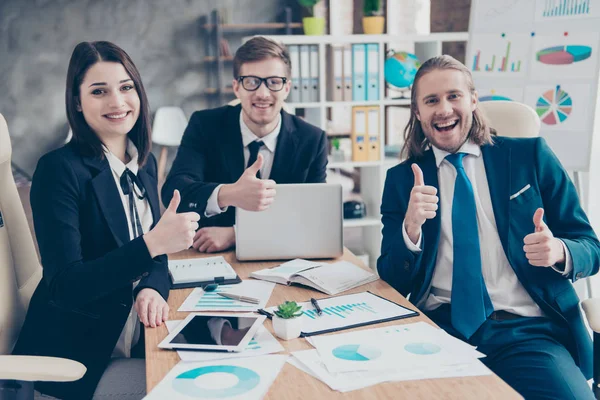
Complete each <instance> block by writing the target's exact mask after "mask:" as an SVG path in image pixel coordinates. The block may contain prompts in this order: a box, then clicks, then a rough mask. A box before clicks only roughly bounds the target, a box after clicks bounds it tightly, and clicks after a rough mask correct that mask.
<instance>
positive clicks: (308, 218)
mask: <svg viewBox="0 0 600 400" xmlns="http://www.w3.org/2000/svg"><path fill="white" fill-rule="evenodd" d="M275 190H276V192H277V194H276V195H275V201H274V202H273V203H272V204H271V206H270V207H269V208H268V209H266V210H265V211H246V210H242V209H240V208H237V209H236V213H235V224H236V227H235V240H236V250H235V254H236V257H237V259H238V260H241V261H250V260H285V259H293V258H335V257H339V256H341V255H342V253H343V247H344V244H343V241H344V238H343V225H342V223H343V218H342V186H341V185H339V184H327V183H302V184H286V185H276V187H275Z"/></svg>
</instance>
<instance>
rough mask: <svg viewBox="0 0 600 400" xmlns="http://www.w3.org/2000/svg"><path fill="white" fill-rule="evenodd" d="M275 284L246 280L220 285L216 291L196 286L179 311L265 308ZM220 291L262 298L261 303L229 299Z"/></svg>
mask: <svg viewBox="0 0 600 400" xmlns="http://www.w3.org/2000/svg"><path fill="white" fill-rule="evenodd" d="M274 287H275V284H274V283H272V282H264V281H256V280H244V281H242V283H238V284H234V285H219V287H218V288H217V290H215V291H214V292H204V290H202V288H200V287H197V288H195V289H194V290H193V291H192V293H190V295H189V296H188V297H187V298H186V299H185V301H184V302H183V304H181V307H179V309H178V310H177V311H190V312H197V311H256V310H258V309H259V308H264V307H265V306H266V305H267V302H268V301H269V297H271V293H272V292H273V288H274ZM218 292H226V293H233V294H238V295H242V296H248V297H254V298H257V299H259V300H260V303H259V304H252V303H246V302H243V301H238V300H233V299H228V298H226V297H223V296H220V295H219V294H218Z"/></svg>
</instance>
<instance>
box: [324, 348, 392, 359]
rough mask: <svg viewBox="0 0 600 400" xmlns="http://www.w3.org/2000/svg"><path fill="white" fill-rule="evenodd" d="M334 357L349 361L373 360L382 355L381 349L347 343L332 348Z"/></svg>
mask: <svg viewBox="0 0 600 400" xmlns="http://www.w3.org/2000/svg"><path fill="white" fill-rule="evenodd" d="M332 353H333V355H334V357H336V358H339V359H341V360H348V361H371V360H375V359H377V358H379V357H380V356H381V351H380V350H379V349H376V348H374V347H369V346H362V345H358V344H346V345H343V346H338V347H336V348H335V349H333V350H332Z"/></svg>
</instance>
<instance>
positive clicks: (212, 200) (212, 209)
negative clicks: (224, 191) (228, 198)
mask: <svg viewBox="0 0 600 400" xmlns="http://www.w3.org/2000/svg"><path fill="white" fill-rule="evenodd" d="M221 186H223V185H219V186H217V187H216V188H215V190H213V192H212V194H211V195H210V197H209V198H208V202H207V203H206V210H204V216H205V217H206V218H210V217H214V216H215V215H219V214H221V213H224V212H225V211H227V207H225V208H221V207H219V190H221Z"/></svg>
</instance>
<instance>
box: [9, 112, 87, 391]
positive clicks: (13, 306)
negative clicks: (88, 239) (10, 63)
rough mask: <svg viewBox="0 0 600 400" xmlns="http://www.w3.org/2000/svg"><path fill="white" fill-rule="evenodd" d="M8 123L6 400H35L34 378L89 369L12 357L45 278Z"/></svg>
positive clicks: (71, 377)
mask: <svg viewBox="0 0 600 400" xmlns="http://www.w3.org/2000/svg"><path fill="white" fill-rule="evenodd" d="M11 152H12V148H11V144H10V136H9V135H8V126H7V125H6V121H5V120H4V117H3V116H2V114H0V400H17V399H18V400H28V399H33V382H34V381H54V382H70V381H75V380H77V379H80V378H81V377H82V376H83V375H84V374H85V372H86V367H85V366H84V365H83V364H81V363H79V362H76V361H72V360H67V359H62V358H55V357H34V356H12V355H9V354H10V353H11V352H12V349H13V347H14V345H15V342H16V341H17V337H18V334H19V331H20V330H21V326H22V325H23V321H24V320H25V314H26V313H27V308H28V306H29V301H30V299H31V296H32V295H33V291H34V290H35V288H36V287H37V284H38V282H39V281H40V279H41V277H42V268H41V266H40V263H39V261H38V258H37V253H36V250H35V246H34V244H33V238H32V237H31V231H30V230H29V225H28V223H27V218H26V217H25V212H24V211H23V205H22V204H21V200H20V198H19V195H18V193H17V186H16V185H15V181H14V178H13V175H12V170H11V166H10V161H11Z"/></svg>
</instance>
